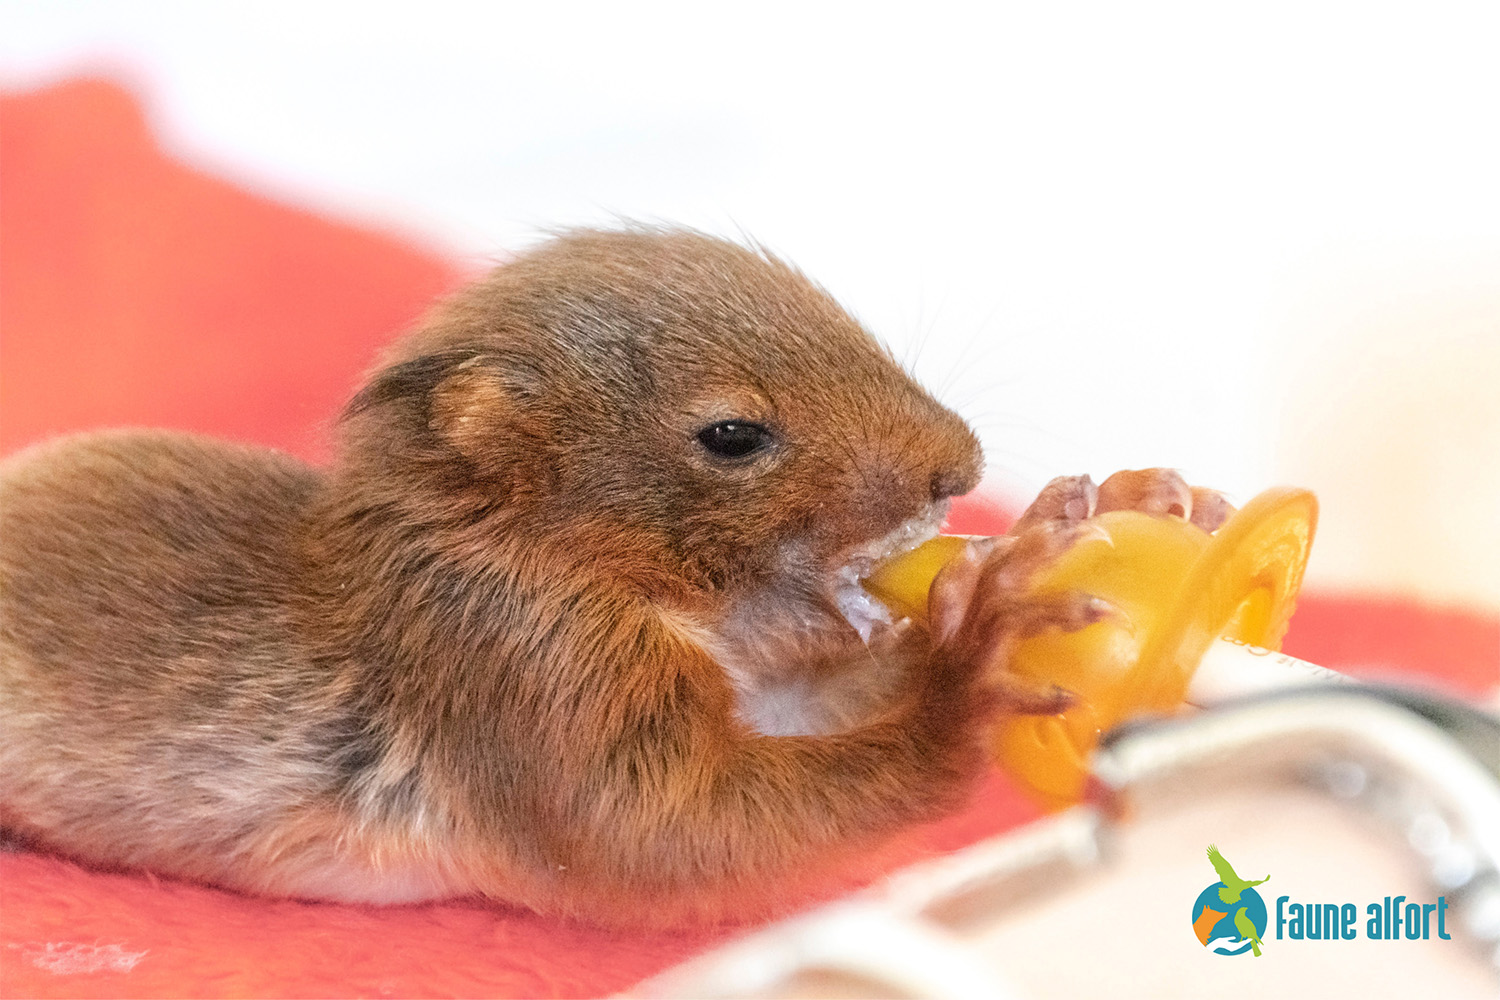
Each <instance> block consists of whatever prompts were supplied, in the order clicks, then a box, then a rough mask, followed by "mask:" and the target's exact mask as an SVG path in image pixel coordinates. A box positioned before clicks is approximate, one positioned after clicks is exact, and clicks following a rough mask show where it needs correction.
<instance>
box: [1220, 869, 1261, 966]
mask: <svg viewBox="0 0 1500 1000" xmlns="http://www.w3.org/2000/svg"><path fill="white" fill-rule="evenodd" d="M1226 867H1227V866H1226ZM1264 881H1265V879H1261V882H1264ZM1256 884H1257V885H1259V884H1260V883H1256ZM1234 926H1235V929H1236V930H1238V931H1239V932H1240V937H1241V938H1242V939H1243V940H1246V941H1249V942H1250V950H1251V951H1253V952H1255V957H1256V958H1259V957H1260V931H1257V930H1256V929H1255V925H1254V924H1253V923H1251V922H1250V918H1249V917H1248V916H1246V915H1245V907H1243V906H1242V907H1240V908H1239V910H1238V911H1237V912H1236V913H1235V915H1234ZM1241 947H1243V945H1242V946H1241Z"/></svg>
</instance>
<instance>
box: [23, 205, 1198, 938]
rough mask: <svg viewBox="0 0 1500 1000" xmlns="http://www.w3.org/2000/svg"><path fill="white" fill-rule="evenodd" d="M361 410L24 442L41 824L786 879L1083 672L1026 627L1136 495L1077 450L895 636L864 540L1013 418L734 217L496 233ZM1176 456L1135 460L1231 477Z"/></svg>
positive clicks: (431, 856) (176, 850)
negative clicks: (1016, 520)
mask: <svg viewBox="0 0 1500 1000" xmlns="http://www.w3.org/2000/svg"><path fill="white" fill-rule="evenodd" d="M340 432H341V433H340V442H339V448H338V451H337V455H336V458H335V459H334V460H333V462H332V463H331V465H330V466H329V467H328V468H326V469H317V468H313V467H310V466H308V465H306V464H304V463H302V462H300V461H298V460H296V459H293V458H291V457H288V456H286V455H283V454H279V453H277V452H274V451H270V450H266V449H262V448H254V447H248V446H242V445H236V444H229V443H224V442H219V441H212V440H208V439H204V438H200V437H195V436H191V435H188V434H181V433H168V432H154V431H128V432H105V433H96V434H90V435H84V436H80V437H74V438H70V439H65V440H61V441H57V442H52V443H48V444H44V445H41V446H38V447H35V448H32V449H30V450H29V451H26V452H23V453H22V454H19V455H17V456H15V457H13V458H12V459H10V460H8V461H7V462H5V463H4V464H3V466H0V518H3V520H0V602H3V603H0V612H3V618H0V825H3V826H4V828H5V829H6V830H7V831H9V832H11V833H12V834H13V835H16V836H19V837H21V838H23V839H25V840H30V841H33V842H36V843H38V844H40V845H43V846H46V847H50V848H52V849H54V850H58V851H61V852H64V853H66V854H69V855H71V856H73V857H76V858H79V859H81V860H84V861H86V862H90V863H94V864H99V865H106V866H111V867H138V868H146V869H150V870H153V871H156V872H160V873H163V874H169V875H176V876H182V877H187V878H193V879H200V880H205V881H208V882H212V883H216V884H219V885H223V886H229V887H233V888H236V889H242V890H247V891H252V892H257V893H265V894H275V895H288V896H296V897H303V898H322V899H334V900H346V901H371V902H388V903H389V902H405V901H415V900H424V899H432V898H440V897H446V896H454V895H463V894H480V895H484V896H488V897H491V898H494V899H498V900H504V901H509V902H513V903H517V904H521V905H524V906H528V907H531V908H533V909H536V910H538V911H542V912H547V913H558V914H568V915H576V916H580V917H583V918H586V919H590V920H595V921H630V920H651V921H656V922H662V921H674V922H675V921H679V920H683V919H715V918H717V917H720V916H722V915H723V914H725V913H728V912H732V913H736V914H738V913H744V912H750V911H754V910H756V909H757V908H766V909H770V908H775V906H776V905H777V901H778V900H779V899H780V896H781V894H782V892H783V891H784V887H785V886H786V885H787V883H788V879H797V878H806V877H808V876H809V875H811V874H815V873H817V872H819V871H821V870H823V868H824V867H825V866H827V865H828V864H829V863H830V862H832V861H836V860H837V859H838V858H839V857H840V856H846V855H848V854H849V852H850V851H851V848H859V847H863V846H868V845H873V844H875V843H877V842H878V841H879V840H880V839H881V838H883V837H886V836H888V835H889V834H890V833H891V832H892V831H894V830H896V829H897V828H899V827H901V826H903V825H905V824H910V823H912V822H914V821H918V820H923V819H928V818H932V817H935V816H937V815H939V814H940V813H941V812H942V811H943V810H945V809H946V808H948V807H950V806H951V805H953V804H954V803H956V802H958V801H960V800H961V796H962V794H963V791H964V789H965V787H966V785H967V784H968V782H969V780H970V779H971V778H972V777H973V776H974V775H975V774H976V773H977V772H979V771H980V770H981V769H982V767H983V766H984V753H983V749H982V739H983V734H984V732H985V730H986V728H987V726H988V724H989V722H990V720H991V718H992V717H993V716H994V714H995V713H997V712H1001V711H1055V710H1056V709H1057V708H1058V707H1060V705H1062V704H1063V703H1064V702H1065V700H1066V695H1065V694H1063V693H1060V692H1056V691H1033V690H1026V689H1023V688H1021V687H1019V686H1018V685H1017V684H1016V683H1015V682H1014V681H1012V680H1010V679H1009V678H1008V677H1007V675H1006V673H1005V670H1004V666H1005V663H1004V658H1005V651H1006V649H1007V647H1008V645H1009V644H1010V643H1011V642H1012V641H1013V640H1014V639H1015V638H1017V637H1019V636H1021V635H1024V634H1026V633H1027V632H1029V631H1034V630H1036V629H1038V628H1042V627H1048V626H1062V627H1078V626H1080V625H1082V624H1085V623H1086V622H1087V621H1090V620H1093V619H1094V618H1095V617H1097V615H1098V614H1099V613H1100V611H1099V609H1098V608H1097V607H1096V604H1095V602H1090V601H1089V600H1087V599H1085V598H1070V599H1057V600H1054V601H1052V602H1049V603H1048V604H1046V605H1045V606H1036V605H1035V604H1034V602H1033V603H1032V604H1028V603H1027V602H1025V601H1023V600H1022V599H1021V598H1020V597H1019V594H1020V591H1021V589H1022V587H1024V584H1025V582H1026V580H1027V579H1028V578H1029V577H1030V575H1031V574H1032V573H1033V572H1034V571H1035V570H1036V569H1038V568H1039V567H1040V566H1041V565H1043V564H1044V563H1046V562H1047V561H1048V560H1050V559H1052V558H1054V557H1055V556H1056V555H1057V554H1058V553H1060V552H1061V551H1062V550H1063V549H1064V548H1066V546H1067V545H1068V544H1069V542H1070V538H1071V534H1070V532H1073V531H1075V530H1076V529H1077V527H1078V525H1079V524H1080V523H1081V521H1082V520H1083V519H1084V518H1086V517H1087V516H1088V515H1089V514H1091V513H1092V512H1093V511H1094V509H1095V508H1096V506H1097V505H1098V503H1099V500H1098V497H1099V491H1098V490H1096V489H1095V488H1094V487H1093V486H1092V484H1089V483H1088V482H1087V480H1059V481H1058V482H1057V483H1054V484H1053V485H1052V486H1051V487H1049V491H1050V493H1049V492H1046V491H1044V493H1043V495H1042V497H1041V498H1040V499H1039V500H1038V504H1037V505H1036V506H1034V507H1033V509H1032V511H1030V512H1028V514H1027V515H1026V518H1024V519H1023V524H1022V527H1023V529H1024V530H1022V531H1021V532H1020V533H1019V534H1017V535H1016V536H1015V538H1014V541H1013V542H1007V543H1006V544H1003V545H993V546H991V548H990V551H988V552H984V551H981V550H980V547H979V546H975V547H974V548H973V550H972V551H971V553H970V554H969V556H968V557H967V558H965V559H962V560H960V561H959V562H958V563H957V564H955V566H954V567H952V568H950V570H949V571H947V572H946V573H945V574H944V575H943V576H942V577H940V578H939V580H938V582H937V583H936V584H935V585H934V589H933V594H932V607H933V614H932V625H931V626H930V629H928V630H924V629H922V628H920V627H911V628H907V629H905V630H904V631H903V630H900V629H898V628H895V627H889V626H882V625H880V624H879V623H878V622H877V623H876V624H875V626H874V632H873V633H872V634H871V635H870V636H868V641H866V637H862V636H861V635H860V633H859V632H858V631H857V630H856V629H855V627H854V625H852V624H851V622H850V620H849V618H848V617H847V616H846V615H845V614H844V613H842V612H841V610H840V598H839V594H838V591H839V588H840V587H847V586H848V585H849V581H850V580H851V579H852V576H851V573H850V567H851V566H854V567H857V566H859V565H865V566H866V567H868V564H869V562H870V561H871V560H872V559H873V558H876V557H878V556H879V555H880V554H881V551H882V549H888V548H891V547H892V546H895V545H899V544H912V543H914V542H915V541H919V540H920V537H921V536H922V535H923V534H924V532H926V533H930V531H931V530H934V529H935V527H936V525H937V523H938V521H939V520H940V519H941V517H942V513H943V511H944V509H945V505H946V501H947V499H948V498H949V497H951V496H955V495H958V494H961V493H964V492H967V491H968V490H970V489H971V488H972V487H973V486H974V485H975V484H976V483H977V481H978V478H979V473H980V462H981V458H980V450H979V446H978V443H977V442H976V439H975V437H974V435H973V434H972V433H971V431H970V430H969V428H968V427H967V426H966V425H965V424H964V423H963V422H962V421H961V420H960V419H959V418H958V417H957V416H955V415H954V414H953V413H951V412H950V411H948V410H947V409H945V408H943V407H942V406H941V405H939V404H938V403H937V402H936V401H934V400H933V398H932V397H931V396H929V395H928V394H927V393H926V392H925V391H923V390H922V389H921V388H920V387H919V386H918V385H917V384H916V383H915V382H914V381H913V380H912V379H911V378H910V377H908V376H907V374H906V373H905V372H904V371H903V370H902V369H901V368H900V367H899V366H898V365H897V364H895V363H894V362H893V361H892V359H891V357H890V356H889V355H888V354H887V353H886V352H885V351H884V350H883V349H882V348H881V347H879V346H878V345H877V344H876V342H875V341H874V340H873V339H872V338H871V337H870V336H869V335H868V334H867V333H866V332H865V331H864V330H863V329H862V328H861V327H860V326H859V325H858V324H857V323H856V322H855V321H854V320H853V319H851V318H850V317H849V316H848V315H847V314H846V313H845V312H844V311H843V310H842V309H840V308H839V307H838V306H837V305H836V304H835V303H834V301H833V300H832V299H831V298H830V297H829V296H828V295H827V294H826V293H825V292H823V291H822V290H821V289H819V288H818V287H817V286H816V285H814V284H813V283H811V282H810V281H808V280H807V279H806V278H804V277H803V276H802V275H801V274H800V273H799V272H797V271H796V270H794V269H793V268H791V267H789V266H788V265H786V264H784V263H782V262H781V261H779V260H777V259H775V258H774V257H772V256H770V255H769V254H766V253H762V252H757V251H752V250H749V249H745V248H743V247H740V246H737V245H733V244H729V243H725V242H722V241H719V240H715V239H712V238H709V237H706V236H703V235H700V234H697V233H693V232H688V231H680V230H666V229H647V228H635V229H627V230H623V231H577V232H573V233H570V234H567V235H564V236H562V237H559V238H556V239H554V240H552V241H551V242H548V243H545V244H543V245H542V246H541V247H540V248H538V249H536V250H534V251H533V252H530V253H528V254H526V255H524V256H521V257H520V258H518V259H516V260H515V261H513V262H511V263H509V264H506V265H505V266H503V267H500V268H498V269H497V270H495V271H494V272H493V273H491V274H490V275H489V276H488V277H487V278H485V279H483V280H481V281H479V282H478V283H477V284H475V285H473V286H472V287H470V288H468V289H467V290H465V291H463V292H461V293H460V294H458V295H457V296H455V297H454V298H453V299H452V300H451V301H448V302H446V303H445V304H443V305H441V306H440V307H439V308H438V309H437V310H436V311H435V312H434V313H433V314H432V315H431V316H430V317H429V318H428V319H427V320H426V321H425V322H424V323H422V324H421V325H420V326H419V328H417V329H416V330H415V331H414V332H412V333H410V334H409V335H407V336H406V337H405V338H404V339H402V340H400V341H399V342H398V343H397V344H396V345H395V346H394V347H393V348H391V349H390V351H389V352H388V353H387V354H386V355H385V357H384V358H383V359H382V360H381V362H380V363H379V364H378V366H377V367H376V369H375V370H374V373H373V375H372V376H371V377H370V378H369V380H368V382H367V384H366V385H365V386H364V387H363V388H362V389H361V390H360V391H359V392H358V394H357V395H356V396H355V397H354V399H353V400H352V402H351V403H350V404H349V406H348V408H347V410H346V412H345V414H344V417H343V420H342V423H341V425H340ZM1111 482H1115V481H1114V480H1112V481H1111ZM1121 482H1123V481H1121ZM1144 482H1145V483H1146V488H1143V489H1135V490H1134V492H1133V493H1132V494H1131V496H1130V497H1128V498H1126V499H1124V500H1121V501H1120V502H1121V503H1124V504H1130V505H1138V506H1149V505H1151V504H1156V505H1157V506H1158V507H1161V509H1166V508H1167V507H1171V508H1172V509H1173V510H1175V511H1176V512H1178V513H1183V512H1184V511H1183V509H1182V508H1183V505H1184V504H1186V505H1188V506H1189V507H1190V506H1191V503H1192V498H1191V495H1190V494H1189V493H1188V492H1187V491H1186V488H1185V487H1182V486H1181V481H1180V480H1177V479H1175V477H1172V476H1165V477H1164V476H1159V475H1155V474H1152V475H1147V476H1146V478H1145V480H1144ZM1117 485H1118V483H1117ZM1117 492H1118V490H1117ZM1137 494H1139V495H1137ZM1174 504H1175V506H1173V505H1174Z"/></svg>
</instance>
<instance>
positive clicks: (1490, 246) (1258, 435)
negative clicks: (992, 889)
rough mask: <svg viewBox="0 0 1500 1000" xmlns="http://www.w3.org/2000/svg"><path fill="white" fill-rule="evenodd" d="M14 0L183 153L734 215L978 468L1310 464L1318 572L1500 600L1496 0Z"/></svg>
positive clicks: (495, 228) (406, 222)
mask: <svg viewBox="0 0 1500 1000" xmlns="http://www.w3.org/2000/svg"><path fill="white" fill-rule="evenodd" d="M0 9H3V12H4V15H3V23H0V73H3V75H0V82H4V84H5V85H6V86H9V87H12V88H14V87H24V86H32V85H36V84H39V83H43V82H46V81H49V80H52V79H55V78H58V77H60V76H63V75H67V74H69V73H75V72H80V71H94V72H98V71H101V70H102V71H104V72H107V73H109V74H111V75H114V76H115V77H117V78H120V79H123V80H124V81H126V82H127V83H129V84H131V85H132V86H133V87H134V88H135V89H136V90H137V92H138V93H139V94H141V95H142V96H143V98H144V99H145V101H146V103H147V105H148V108H149V109H150V111H151V113H152V115H153V119H154V122H155V125H156V127H157V128H158V130H159V131H160V133H161V134H162V135H163V137H164V139H165V140H166V142H167V143H168V144H169V146H170V147H171V148H172V149H173V150H174V151H175V152H176V153H178V154H179V155H181V156H183V157H185V158H187V159H189V160H190V161H192V162H194V163H196V164H198V165H200V166H204V167H206V168H208V169H210V170H212V171H214V172H216V173H219V174H221V175H224V176H227V177H229V178H231V179H233V180H235V181H237V182H239V183H242V184H245V185H247V186H250V187H253V188H255V189H257V190H259V191H262V192H264V193H268V194H270V195H272V196H273V197H276V198H279V199H282V200H285V201H289V202H292V203H295V204H299V205H304V206H311V207H315V208H318V209H320V210H323V211H327V212H330V213H332V214H334V215H337V216H341V217H343V218H346V219H351V220H354V221H356V222H361V223H366V224H373V225H377V226H381V227H384V228H388V229H394V230H396V231H398V232H401V233H403V234H405V235H407V236H410V237H413V238H416V239H419V240H421V241H422V242H424V243H426V244H428V245H429V246H432V247H435V248H438V249H440V250H443V251H445V252H448V253H450V254H453V255H455V256H458V257H460V258H464V259H468V260H471V261H472V262H474V263H475V264H476V266H477V265H478V264H479V263H481V262H483V261H486V260H492V259H498V258H500V257H502V256H503V255H504V254H505V253H506V252H507V251H511V250H514V249H518V248H520V247H523V246H524V245H525V244H526V243H527V242H529V241H531V240H533V239H535V238H536V236H537V233H538V231H539V230H540V229H542V228H545V227H550V226H557V225H563V224H576V223H590V222H593V223H597V222H608V221H610V220H612V219H615V218H618V217H622V216H623V217H631V218H639V219H647V220H670V221H676V222H681V223H686V224H690V225H694V226H698V227H701V228H705V229H708V230H711V231H715V232H719V233H725V234H729V235H733V234H736V233H738V232H741V231H743V232H745V233H749V234H751V235H753V236H754V237H756V238H758V239H759V240H761V241H763V242H764V243H766V244H767V245H769V246H770V247H771V248H773V249H775V250H777V251H778V252H780V253H782V254H783V255H784V256H787V257H789V258H790V259H792V260H793V261H795V262H797V263H798V264H800V265H801V266H802V267H803V268H804V269H805V270H807V271H808V272H809V273H810V274H812V275H813V276H814V277H816V278H817V279H819V280H820V281H822V282H823V283H824V284H825V285H827V286H828V287H829V288H830V289H831V290H832V291H833V292H834V293H835V294H836V295H837V296H838V297H839V298H840V299H841V300H842V301H843V302H844V303H845V304H846V305H847V306H849V307H850V308H851V309H852V310H853V311H854V312H855V313H856V314H857V315H859V316H860V317H861V318H862V319H863V320H864V321H865V322H866V324H867V325H868V326H869V327H870V328H871V329H872V330H873V331H874V332H876V333H877V334H878V335H880V336H881V337H883V338H885V339H886V340H888V341H889V342H891V343H892V344H893V345H894V346H895V348H896V349H897V351H898V353H899V354H901V355H902V356H903V357H905V358H907V359H908V360H909V362H910V363H911V364H912V365H913V367H914V368H915V370H916V372H917V374H918V375H919V376H920V377H921V378H923V380H924V381H926V382H927V383H928V384H929V385H930V386H931V387H933V388H934V389H935V390H937V391H938V392H939V393H940V394H941V395H942V396H943V397H944V398H945V400H946V401H948V402H949V403H950V404H952V405H954V406H956V407H957V408H959V409H960V410H961V411H962V412H963V413H964V414H965V415H966V416H968V417H969V418H970V419H971V420H972V421H973V422H974V423H975V425H976V427H977V428H978V429H979V430H980V432H981V435H982V436H983V438H984V440H985V443H986V448H987V451H988V454H989V456H990V464H991V469H992V471H993V474H994V488H998V489H1001V490H1004V491H1009V492H1013V493H1015V494H1017V495H1021V494H1024V493H1026V492H1027V491H1028V490H1032V489H1034V488H1035V487H1036V486H1037V485H1039V484H1040V483H1041V482H1043V481H1044V480H1045V479H1047V478H1049V477H1050V476H1052V475H1057V474H1061V473H1071V472H1078V471H1090V472H1092V473H1094V474H1095V475H1096V476H1101V475H1103V474H1106V473H1108V472H1109V471H1111V470H1113V469H1115V468H1120V467H1139V466H1145V465H1172V466H1177V467H1179V468H1182V469H1183V470H1184V471H1185V472H1186V473H1187V474H1188V475H1189V477H1190V478H1191V479H1193V480H1194V481H1197V482H1202V483H1207V484H1211V485H1216V486H1220V487H1222V488H1225V489H1227V490H1229V491H1231V492H1232V493H1234V494H1237V495H1238V497H1239V498H1240V499H1245V498H1248V497H1249V496H1250V495H1252V494H1253V493H1254V492H1256V491H1258V490H1259V489H1261V488H1262V487H1264V486H1267V485H1270V484H1272V483H1273V482H1292V483H1297V484H1301V485H1308V486H1312V487H1314V488H1315V489H1317V490H1318V491H1319V493H1320V495H1321V497H1322V499H1323V501H1324V517H1323V525H1322V531H1321V535H1320V539H1319V543H1318V548H1317V551H1316V552H1315V558H1314V564H1313V567H1312V570H1311V577H1312V578H1313V579H1314V580H1316V581H1321V582H1322V583H1324V584H1332V585H1338V586H1342V587H1352V588H1356V589H1360V590H1374V591H1381V590H1387V591H1388V590H1405V591H1416V592H1418V593H1421V594H1424V595H1426V596H1428V597H1431V598H1434V599H1438V600H1444V601H1459V602H1462V603H1466V604H1479V605H1488V606H1491V607H1500V570H1497V567H1500V530H1497V528H1496V523H1497V512H1500V405H1497V403H1496V401H1495V393H1494V385H1495V382H1496V380H1497V379H1500V55H1497V53H1500V7H1497V6H1496V5H1495V4H1491V3H1475V4H1461V5H1445V4H1439V3H1421V4H1409V5H1399V4H1372V3H1360V4H1316V3H1295V4H1287V5H1275V4H1267V3H1256V4H1244V5H1238V6H1230V5H1219V4H1202V3H1195V4H1180V5H1160V4H1120V3H1113V4H1098V5H1089V4H1038V3H1030V4H984V5H978V4H976V5H972V6H968V5H943V4H924V5H921V6H920V7H918V6H917V5H911V4H905V5H891V6H889V7H882V6H880V5H876V4H858V5H848V6H839V5H812V4H778V3H756V4H753V5H745V6H743V7H739V8H735V9H730V8H728V7H726V6H724V5H717V4H706V3H698V4H683V5H669V4H660V3H630V4H624V3H619V4H609V5H604V4H600V5H592V4H577V3H574V4H560V3H548V4H515V5H511V4H500V3H456V2H423V3H420V4H416V3H413V4H409V5H388V4H381V3H372V2H364V3H312V2H301V3H267V2H261V3H245V4H230V3H189V4H173V3H162V2H157V3H143V2H136V3H113V4H100V3H66V2H51V3H17V2H8V3H5V4H4V5H3V8H0ZM0 141H3V140H0Z"/></svg>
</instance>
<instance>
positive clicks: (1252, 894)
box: [1193, 844, 1271, 957]
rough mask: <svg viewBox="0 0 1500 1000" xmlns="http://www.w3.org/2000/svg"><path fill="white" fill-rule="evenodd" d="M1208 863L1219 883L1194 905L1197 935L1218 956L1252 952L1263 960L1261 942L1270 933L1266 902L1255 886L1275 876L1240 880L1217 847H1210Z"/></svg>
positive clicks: (1209, 888)
mask: <svg viewBox="0 0 1500 1000" xmlns="http://www.w3.org/2000/svg"><path fill="white" fill-rule="evenodd" d="M1208 860H1209V862H1210V863H1211V864H1212V865H1213V866H1214V871H1216V872H1218V874H1219V881H1217V882H1215V883H1214V884H1213V885H1211V886H1209V887H1208V888H1206V889H1204V890H1203V891H1202V892H1200V893H1199V894H1198V898H1197V899H1196V900H1195V901H1194V902H1193V933H1194V934H1196V935H1197V936H1198V941H1199V943H1200V944H1202V945H1203V946H1204V947H1205V948H1207V949H1208V950H1209V951H1211V952H1213V953H1214V954H1215V955H1243V954H1244V953H1245V952H1247V951H1249V952H1253V953H1254V954H1255V955H1256V956H1257V957H1259V956H1260V948H1261V941H1260V938H1261V935H1262V934H1264V933H1265V932H1266V924H1267V914H1266V901H1265V900H1263V899H1261V898H1260V893H1258V892H1256V891H1255V889H1254V888H1253V886H1257V885H1260V884H1261V883H1262V882H1266V881H1269V880H1270V878H1271V876H1269V875H1267V876H1266V877H1265V878H1263V879H1257V880H1256V881H1254V882H1248V881H1246V880H1245V879H1242V878H1240V877H1239V876H1238V875H1236V874H1235V872H1234V868H1233V867H1231V866H1230V864H1229V862H1228V861H1226V860H1225V859H1224V855H1222V854H1220V853H1219V849H1218V848H1217V847H1215V846H1214V845H1213V844H1209V845H1208Z"/></svg>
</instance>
